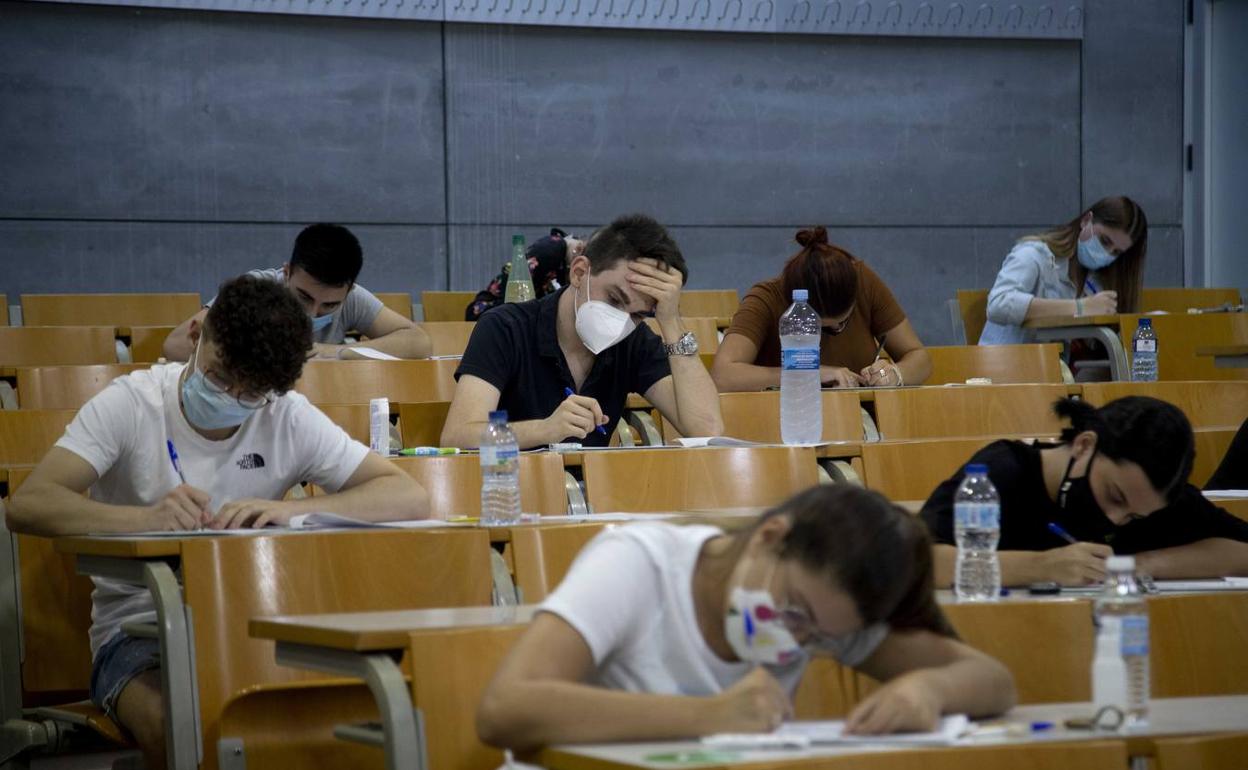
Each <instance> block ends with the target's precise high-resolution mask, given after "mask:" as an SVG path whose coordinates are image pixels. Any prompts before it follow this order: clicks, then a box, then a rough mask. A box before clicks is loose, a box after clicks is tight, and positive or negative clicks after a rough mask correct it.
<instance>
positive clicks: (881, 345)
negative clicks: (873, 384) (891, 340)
mask: <svg viewBox="0 0 1248 770" xmlns="http://www.w3.org/2000/svg"><path fill="white" fill-rule="evenodd" d="M887 339H888V335H887V334H881V335H880V342H879V344H878V345H876V346H875V357H874V358H873V359H872V361H871V366H872V367H874V366H875V365H876V364H878V363H879V362H880V354H881V353H883V352H884V341H885V340H887ZM879 374H880V376H881V377H883V376H884V368H883V367H880V369H879ZM885 384H886V385H887V384H888V383H887V382H886V383H885Z"/></svg>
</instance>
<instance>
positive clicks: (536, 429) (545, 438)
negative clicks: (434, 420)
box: [442, 420, 565, 449]
mask: <svg viewBox="0 0 1248 770" xmlns="http://www.w3.org/2000/svg"><path fill="white" fill-rule="evenodd" d="M487 425H489V423H488V422H485V421H481V422H465V423H462V424H460V425H455V426H451V425H447V426H446V427H445V428H443V429H442V446H448V447H452V446H453V447H459V448H460V449H476V448H478V447H479V446H481V434H482V433H484V432H485V428H486V426H487ZM510 425H511V432H512V433H514V434H516V444H517V445H518V446H519V447H520V448H521V449H532V448H533V447H538V446H545V445H547V444H553V443H555V442H557V441H562V440H563V439H564V438H565V437H563V436H560V437H558V438H552V437H551V436H550V425H549V423H547V422H546V421H545V420H523V421H521V422H513V423H511V424H510Z"/></svg>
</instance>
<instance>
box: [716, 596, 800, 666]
mask: <svg viewBox="0 0 1248 770" xmlns="http://www.w3.org/2000/svg"><path fill="white" fill-rule="evenodd" d="M724 636H725V637H727V639H728V646H730V647H732V651H733V652H734V653H735V654H736V656H737V657H738V658H740V659H741V660H744V661H747V662H750V663H762V664H768V665H783V664H785V663H789V662H790V661H792V660H793V659H795V658H796V657H797V656H798V655H800V654H801V652H802V645H801V644H799V643H798V641H797V639H796V638H794V636H793V633H792V632H791V631H789V628H788V626H787V625H785V623H784V619H783V616H782V615H781V613H780V610H779V609H778V608H777V607H776V600H775V599H774V598H773V597H772V595H771V591H769V590H767V589H765V588H755V589H750V588H746V587H744V586H741V585H738V586H736V587H735V588H733V589H732V592H731V593H730V594H728V609H727V612H726V613H725V615H724Z"/></svg>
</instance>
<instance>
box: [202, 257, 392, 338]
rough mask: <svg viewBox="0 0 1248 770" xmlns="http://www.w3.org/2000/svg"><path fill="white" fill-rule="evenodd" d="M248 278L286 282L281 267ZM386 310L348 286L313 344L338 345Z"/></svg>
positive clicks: (357, 288) (369, 294)
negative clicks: (348, 335) (330, 318)
mask: <svg viewBox="0 0 1248 770" xmlns="http://www.w3.org/2000/svg"><path fill="white" fill-rule="evenodd" d="M247 275H250V276H252V277H253V278H262V279H264V280H266V281H272V282H274V283H281V284H284V283H286V273H284V272H283V271H282V268H280V267H270V268H264V269H261V270H248V271H247ZM216 301H217V298H216V297H213V298H212V299H210V300H208V303H207V304H206V305H205V306H204V307H212V303H213V302H216ZM383 307H385V305H384V304H383V303H382V301H381V300H379V299H377V295H375V294H373V293H372V292H371V291H369V290H368V289H365V288H364V287H363V286H361V285H359V284H358V283H353V284H351V290H350V291H348V292H347V298H346V299H344V300H343V301H342V304H341V305H340V306H339V307H338V309H337V310H335V311H334V313H333V316H334V320H332V321H330V322H329V325H328V326H326V327H325V328H324V329H321V330H320V331H316V330H313V331H312V341H313V342H323V343H326V344H329V345H341V344H342V343H343V341H344V340H346V338H347V332H350V331H356V332H362V331H364V330H366V329H368V328H369V327H371V326H372V325H373V321H376V320H377V314H378V313H380V312H381V309H382V308H383Z"/></svg>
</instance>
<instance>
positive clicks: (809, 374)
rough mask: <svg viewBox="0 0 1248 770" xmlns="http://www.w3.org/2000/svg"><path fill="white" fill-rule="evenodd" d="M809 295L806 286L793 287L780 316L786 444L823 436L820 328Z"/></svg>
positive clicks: (816, 440)
mask: <svg viewBox="0 0 1248 770" xmlns="http://www.w3.org/2000/svg"><path fill="white" fill-rule="evenodd" d="M808 296H809V295H808V294H807V293H806V290H805V289H794V290H793V304H792V305H790V306H789V309H788V310H786V311H784V315H782V316H780V349H781V369H780V439H781V440H782V441H783V442H784V443H786V444H817V443H819V441H820V439H822V438H823V397H822V396H821V395H820V393H819V386H820V382H819V338H820V336H821V330H820V329H819V326H820V324H819V314H818V313H816V312H815V309H814V308H813V307H811V306H810V305H808V304H806V299H807V297H808Z"/></svg>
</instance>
